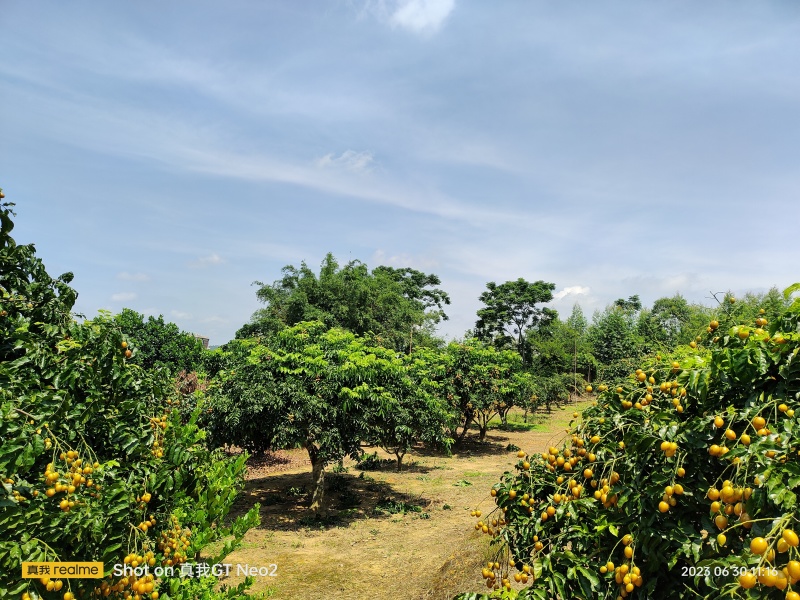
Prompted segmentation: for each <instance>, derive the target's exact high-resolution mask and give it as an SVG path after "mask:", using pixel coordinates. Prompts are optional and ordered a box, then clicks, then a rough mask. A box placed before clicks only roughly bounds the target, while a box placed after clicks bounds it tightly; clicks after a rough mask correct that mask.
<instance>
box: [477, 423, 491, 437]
mask: <svg viewBox="0 0 800 600" xmlns="http://www.w3.org/2000/svg"><path fill="white" fill-rule="evenodd" d="M488 428H489V426H488V425H481V426H480V437H479V438H478V439H479V440H480V441H483V438H485V437H486V430H487V429H488Z"/></svg>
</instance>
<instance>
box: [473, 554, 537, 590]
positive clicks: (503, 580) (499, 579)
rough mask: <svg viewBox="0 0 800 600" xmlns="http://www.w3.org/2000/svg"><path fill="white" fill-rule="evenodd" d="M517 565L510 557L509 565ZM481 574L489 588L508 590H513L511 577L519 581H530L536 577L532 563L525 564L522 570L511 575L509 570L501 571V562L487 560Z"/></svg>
mask: <svg viewBox="0 0 800 600" xmlns="http://www.w3.org/2000/svg"><path fill="white" fill-rule="evenodd" d="M515 565H516V563H515V562H514V560H513V559H509V561H508V566H509V567H515ZM481 575H482V576H483V578H484V579H485V580H486V587H487V588H489V589H495V590H499V589H500V588H501V587H502V588H503V589H505V590H506V591H511V579H513V580H514V581H516V582H517V583H528V581H533V580H534V579H535V577H534V575H533V569H531V567H530V565H523V566H522V570H521V571H519V572H518V573H515V574H514V576H513V577H510V573H509V571H501V569H500V563H499V562H487V563H486V566H485V567H483V569H481Z"/></svg>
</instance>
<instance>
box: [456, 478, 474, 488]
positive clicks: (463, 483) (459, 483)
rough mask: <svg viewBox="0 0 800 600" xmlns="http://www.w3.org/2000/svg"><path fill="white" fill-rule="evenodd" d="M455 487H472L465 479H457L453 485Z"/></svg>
mask: <svg viewBox="0 0 800 600" xmlns="http://www.w3.org/2000/svg"><path fill="white" fill-rule="evenodd" d="M453 485H454V486H455V487H467V486H468V485H472V482H471V481H467V480H466V479H459V480H458V481H456V482H455V483H454V484H453Z"/></svg>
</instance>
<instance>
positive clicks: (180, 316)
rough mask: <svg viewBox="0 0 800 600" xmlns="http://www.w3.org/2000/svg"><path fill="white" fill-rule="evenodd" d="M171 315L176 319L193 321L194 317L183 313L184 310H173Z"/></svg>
mask: <svg viewBox="0 0 800 600" xmlns="http://www.w3.org/2000/svg"><path fill="white" fill-rule="evenodd" d="M169 314H170V315H171V316H173V317H175V318H176V319H191V318H192V315H191V314H190V313H187V312H183V311H182V310H171V311H169Z"/></svg>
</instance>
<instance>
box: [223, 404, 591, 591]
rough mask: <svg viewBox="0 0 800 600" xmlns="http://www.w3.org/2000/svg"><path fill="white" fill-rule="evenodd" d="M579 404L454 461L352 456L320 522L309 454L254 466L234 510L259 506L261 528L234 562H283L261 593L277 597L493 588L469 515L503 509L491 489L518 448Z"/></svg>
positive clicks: (554, 429) (546, 435)
mask: <svg viewBox="0 0 800 600" xmlns="http://www.w3.org/2000/svg"><path fill="white" fill-rule="evenodd" d="M574 409H575V407H569V409H568V410H567V411H566V412H562V411H556V412H554V413H553V414H552V415H536V416H534V417H533V418H532V419H531V420H532V421H534V422H535V421H537V420H538V421H539V422H540V423H541V424H540V425H539V426H537V427H536V428H535V429H534V430H531V431H500V430H497V429H494V430H490V432H489V434H488V435H487V437H486V440H485V442H484V443H480V442H478V441H477V440H476V439H473V438H470V439H468V441H467V443H466V444H465V445H464V447H463V448H462V449H461V450H460V451H459V452H458V453H456V454H454V455H453V456H450V457H448V456H443V455H437V454H432V453H429V452H426V451H424V449H419V450H418V451H415V452H410V453H409V455H408V456H407V457H406V460H405V464H404V469H403V471H402V472H400V473H398V472H396V471H395V470H394V467H393V466H392V465H390V464H388V463H387V464H386V465H382V466H381V467H380V468H379V469H377V470H370V471H361V470H359V469H358V468H357V467H356V466H355V464H353V463H352V462H348V461H346V462H345V466H346V467H347V469H348V470H347V472H346V473H331V472H328V473H327V474H326V503H327V505H328V506H329V508H330V512H329V514H328V516H327V517H326V518H324V519H321V520H315V519H314V518H313V517H312V515H311V514H310V513H309V512H308V510H307V508H306V506H307V504H308V496H309V492H310V490H311V474H310V465H309V464H308V462H307V460H306V458H305V456H304V454H303V452H302V451H289V452H282V453H278V455H277V456H272V457H271V458H270V459H269V460H268V461H261V462H260V463H256V464H254V465H253V468H252V469H251V470H250V473H249V476H248V481H247V486H246V489H245V492H244V493H243V495H242V497H241V498H240V500H239V501H238V503H237V505H236V507H235V510H236V512H240V511H246V510H247V509H248V508H249V507H251V506H252V505H253V504H254V503H255V502H260V503H261V525H260V526H259V527H258V528H257V529H253V530H251V531H249V532H248V533H247V535H246V536H245V539H244V544H243V547H242V548H241V549H239V550H237V551H236V552H234V553H233V554H232V555H230V556H229V557H228V559H227V562H229V563H232V564H237V563H239V564H245V563H246V564H249V565H254V566H267V565H270V564H276V565H277V571H276V574H277V576H276V577H261V578H257V580H256V584H255V585H254V587H253V589H254V590H267V589H271V591H272V594H273V595H272V597H273V598H275V599H278V600H284V599H286V600H289V599H294V598H308V597H313V598H330V599H332V600H334V599H340V600H361V599H363V598H372V597H380V598H382V599H384V600H392V599H394V598H397V599H398V600H399V599H400V598H402V599H404V600H408V599H418V600H450V599H451V598H452V597H453V596H454V595H456V594H458V593H460V592H465V591H480V590H481V589H485V588H484V587H483V579H482V578H481V575H480V569H481V565H482V564H483V563H484V562H485V561H486V560H488V558H489V557H490V556H491V552H492V550H491V549H490V547H489V543H488V538H487V536H483V535H479V534H478V533H477V532H476V531H475V530H474V528H473V527H472V526H473V524H474V519H473V518H471V517H470V516H469V513H470V511H471V510H475V509H476V508H480V509H481V510H483V511H485V512H489V511H491V510H492V508H493V506H494V504H493V502H492V501H491V498H490V496H489V489H490V488H491V486H492V485H493V484H494V483H495V482H496V481H497V480H498V478H499V477H500V476H501V475H502V473H503V472H504V471H506V470H509V469H511V468H512V467H513V465H514V464H515V463H516V461H517V458H516V452H513V451H508V450H506V447H507V446H508V445H509V444H514V445H516V446H519V447H520V448H522V449H524V450H526V451H527V452H530V453H533V452H541V451H542V450H543V449H546V448H547V447H548V446H549V445H552V444H554V443H556V442H557V440H559V439H560V438H561V437H563V436H564V427H565V426H566V424H567V422H568V421H569V418H570V416H571V413H572V411H573V410H574ZM378 454H379V456H380V457H385V458H388V456H386V455H385V454H383V453H382V452H380V451H379V452H378ZM380 507H390V508H391V507H394V509H395V510H396V509H397V508H402V507H405V508H407V509H409V510H408V511H407V512H405V514H402V513H397V514H391V512H392V511H386V510H384V511H380V510H376V509H379V508H380ZM241 580H242V577H235V576H231V577H230V578H229V579H228V580H226V581H224V583H227V584H236V583H238V582H239V581H241Z"/></svg>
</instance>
